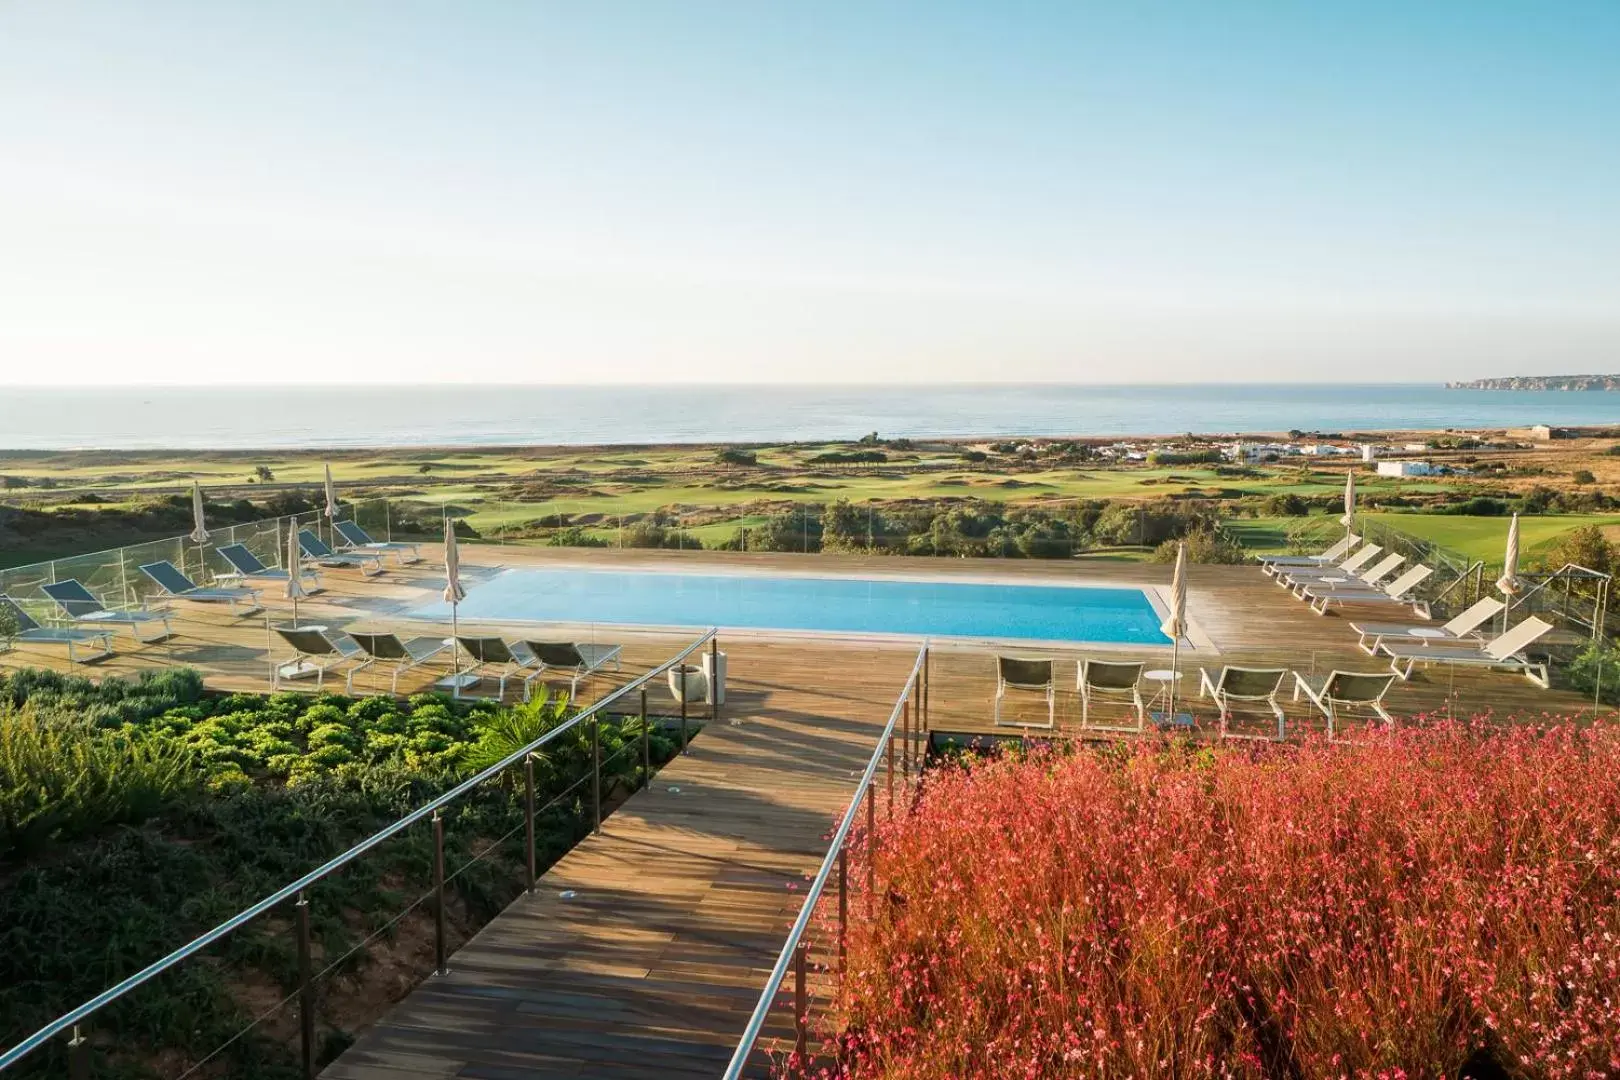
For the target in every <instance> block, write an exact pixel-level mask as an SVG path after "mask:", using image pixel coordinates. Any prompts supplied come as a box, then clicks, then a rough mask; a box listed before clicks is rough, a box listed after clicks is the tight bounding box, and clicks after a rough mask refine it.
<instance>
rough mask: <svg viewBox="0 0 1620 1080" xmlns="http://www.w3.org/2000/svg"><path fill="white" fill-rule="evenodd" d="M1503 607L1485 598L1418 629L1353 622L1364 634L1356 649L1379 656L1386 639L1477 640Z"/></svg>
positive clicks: (1489, 598) (1494, 598) (1492, 597)
mask: <svg viewBox="0 0 1620 1080" xmlns="http://www.w3.org/2000/svg"><path fill="white" fill-rule="evenodd" d="M1504 606H1505V605H1503V603H1502V601H1500V600H1498V599H1497V598H1496V597H1494V596H1486V597H1483V598H1481V599H1480V600H1478V601H1477V602H1475V604H1474V605H1473V606H1472V607H1470V608H1468V610H1466V611H1464V612H1462V613H1460V614H1459V615H1458V616H1457V617H1456V618H1454V619H1452V620H1451V621H1450V622H1448V623H1445V624H1444V625H1442V626H1416V625H1413V624H1412V623H1409V622H1406V623H1398V622H1390V623H1351V624H1350V629H1352V630H1354V631H1355V632H1356V633H1358V634H1360V635H1361V640H1360V641H1358V642H1356V645H1357V647H1358V648H1360V649H1361V651H1362V652H1364V653H1366V654H1367V655H1368V656H1377V655H1378V643H1379V642H1380V641H1382V640H1383V639H1384V638H1389V639H1391V640H1392V641H1401V642H1406V643H1410V642H1412V641H1415V640H1418V639H1420V638H1431V639H1434V640H1438V641H1443V642H1445V643H1447V644H1455V643H1457V642H1459V641H1468V640H1471V639H1474V638H1476V637H1477V635H1476V634H1475V631H1477V630H1478V629H1479V628H1480V627H1481V626H1484V625H1485V624H1486V623H1488V622H1490V621H1491V620H1492V619H1494V618H1495V617H1496V616H1497V614H1498V613H1499V612H1501V610H1502V608H1503V607H1504Z"/></svg>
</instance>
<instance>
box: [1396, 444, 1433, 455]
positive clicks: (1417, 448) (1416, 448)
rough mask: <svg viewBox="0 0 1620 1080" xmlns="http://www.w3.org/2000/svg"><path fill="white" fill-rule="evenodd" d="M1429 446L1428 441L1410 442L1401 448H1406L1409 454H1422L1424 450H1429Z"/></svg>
mask: <svg viewBox="0 0 1620 1080" xmlns="http://www.w3.org/2000/svg"><path fill="white" fill-rule="evenodd" d="M1428 448H1429V444H1428V443H1420V442H1409V443H1407V444H1406V445H1405V446H1403V447H1401V449H1403V450H1405V451H1406V452H1407V453H1408V454H1421V453H1423V451H1425V450H1427V449H1428Z"/></svg>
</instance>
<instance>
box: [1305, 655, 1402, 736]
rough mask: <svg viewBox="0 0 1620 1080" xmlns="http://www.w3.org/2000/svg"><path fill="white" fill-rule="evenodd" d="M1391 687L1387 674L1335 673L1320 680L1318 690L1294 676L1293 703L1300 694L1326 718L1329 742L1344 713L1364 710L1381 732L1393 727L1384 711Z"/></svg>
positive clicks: (1375, 672) (1388, 715)
mask: <svg viewBox="0 0 1620 1080" xmlns="http://www.w3.org/2000/svg"><path fill="white" fill-rule="evenodd" d="M1393 685H1395V676H1394V674H1392V673H1391V672H1388V671H1374V672H1371V673H1366V672H1356V671H1335V672H1332V673H1331V674H1329V675H1328V677H1327V678H1326V679H1324V680H1322V685H1321V686H1320V687H1313V686H1311V684H1310V683H1309V682H1307V681H1306V679H1305V676H1303V675H1300V674H1297V673H1296V674H1295V675H1294V700H1295V701H1298V700H1299V695H1300V694H1301V693H1303V694H1304V695H1305V696H1306V697H1308V698H1310V700H1311V704H1313V705H1315V706H1316V707H1317V708H1318V709H1320V710H1321V712H1322V715H1323V716H1326V717H1327V722H1328V739H1329V740H1332V739H1333V738H1335V737H1336V734H1337V724H1338V722H1339V720H1340V717H1341V715H1342V714H1343V713H1344V711H1345V710H1347V709H1368V710H1370V711H1371V712H1372V713H1373V714H1374V715H1376V716H1377V717H1378V718H1379V719H1380V720H1382V721H1383V722H1384V727H1385V728H1392V727H1394V726H1395V718H1394V717H1393V716H1391V715H1390V714H1389V710H1388V709H1386V708H1385V707H1384V695H1385V694H1388V693H1389V688H1390V687H1391V686H1393Z"/></svg>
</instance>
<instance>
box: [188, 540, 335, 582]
mask: <svg viewBox="0 0 1620 1080" xmlns="http://www.w3.org/2000/svg"><path fill="white" fill-rule="evenodd" d="M215 550H217V551H218V552H219V554H220V557H221V558H223V559H224V560H225V561H226V562H228V563H230V564H231V569H230V572H229V573H225V574H215V575H214V578H215V580H217V581H247V580H250V579H251V580H253V581H286V580H287V571H285V570H280V569H277V568H275V567H272V566H266V565H265V564H264V562H263V561H262V560H260V558H259V557H258V556H257V555H255V554H253V552H251V551H249V550H248V548H247V545H246V544H226V545H225V546H224V547H222V548H216V549H215ZM300 569H301V572H300V574H299V580H303V579H304V578H309V579H311V580H313V581H314V582H315V587H316V588H320V584H321V576H320V575H319V574H317V573H316V572H315V571H314V570H312V569H309V568H308V567H302V568H300Z"/></svg>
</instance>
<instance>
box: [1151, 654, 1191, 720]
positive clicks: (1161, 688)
mask: <svg viewBox="0 0 1620 1080" xmlns="http://www.w3.org/2000/svg"><path fill="white" fill-rule="evenodd" d="M1185 674H1186V672H1183V671H1171V670H1170V669H1169V668H1155V669H1153V670H1152V671H1144V672H1142V679H1143V680H1144V681H1145V682H1150V683H1153V684H1154V687H1153V694H1152V695H1151V696H1150V697H1149V698H1148V701H1147V711H1148V718H1149V719H1151V720H1152V721H1153V722H1154V723H1155V724H1158V725H1159V726H1160V727H1189V728H1190V727H1192V726H1193V718H1192V713H1183V712H1178V713H1176V714H1175V715H1173V716H1172V715H1170V713H1169V712H1168V710H1169V708H1170V691H1171V688H1172V687H1175V686H1177V685H1178V684H1179V683H1180V681H1181V677H1182V676H1183V675H1185Z"/></svg>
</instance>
